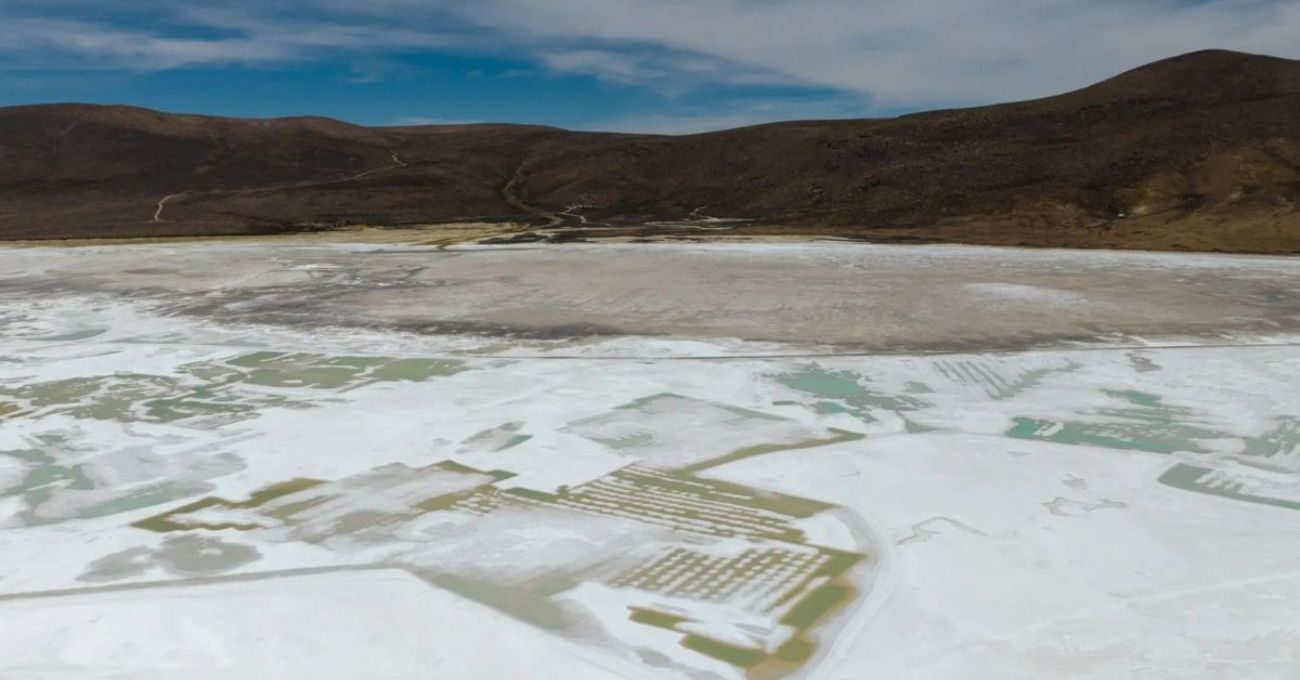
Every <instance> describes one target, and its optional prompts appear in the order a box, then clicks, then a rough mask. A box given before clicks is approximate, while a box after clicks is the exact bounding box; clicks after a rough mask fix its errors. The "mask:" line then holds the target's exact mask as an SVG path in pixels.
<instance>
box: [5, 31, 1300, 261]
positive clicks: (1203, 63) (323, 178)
mask: <svg viewBox="0 0 1300 680" xmlns="http://www.w3.org/2000/svg"><path fill="white" fill-rule="evenodd" d="M160 203H161V208H160ZM1297 205H1300V62H1295V61H1289V60H1284V59H1275V58H1271V57H1262V56H1254V55H1245V54H1239V53H1232V52H1221V51H1212V52H1199V53H1194V54H1190V55H1185V56H1182V57H1176V58H1174V59H1169V60H1165V61H1162V62H1157V63H1155V64H1151V65H1149V66H1146V67H1143V68H1140V69H1136V70H1134V71H1130V72H1128V73H1125V74H1122V75H1120V76H1117V77H1116V78H1113V79H1111V80H1108V81H1105V82H1102V83H1099V84H1097V85H1094V86H1092V87H1089V88H1085V89H1083V90H1079V91H1076V92H1071V93H1068V94H1064V95H1061V96H1057V97H1051V98H1047V99H1041V100H1036V101H1030V102H1022V103H1015V104H1005V105H999V106H990V107H982V108H972V109H962V110H952V111H937V112H930V113H924V114H916V115H910V116H903V117H900V118H894V119H881V120H856V121H809V122H791V123H778V124H771V125H764V126H758V127H752V128H743V129H738V130H728V131H722V132H715V133H707V134H702V135H692V136H686V137H666V136H653V135H613V134H597V133H577V132H568V131H564V130H558V129H553V128H542V127H526V126H509V125H474V126H433V127H410V128H364V127H358V126H353V125H348V124H345V123H340V122H337V121H331V120H326V119H318V118H294V119H276V120H235V119H222V118H213V117H203V116H185V115H169V114H161V113H157V112H153V111H147V110H143V109H132V108H125V107H92V106H81V105H50V106H28V107H15V108H9V109H0V238H68V237H92V236H94V237H99V236H134V235H162V234H177V235H183V234H208V233H213V234H215V233H258V232H268V231H283V230H292V229H299V228H304V227H320V226H332V225H339V224H352V223H367V224H384V225H398V224H412V223H423V222H437V221H451V220H471V219H472V220H489V221H509V220H514V221H533V222H538V223H543V222H561V221H563V222H573V221H574V220H573V219H571V218H568V217H560V216H558V213H561V212H568V213H571V214H578V213H580V214H581V215H582V216H583V217H584V218H585V219H586V220H588V221H592V222H602V223H605V224H613V225H635V224H641V223H644V222H647V221H653V220H659V221H663V220H688V219H692V218H695V217H699V216H702V215H707V216H714V217H742V218H751V219H753V220H755V221H754V222H753V223H752V224H750V225H748V226H746V227H743V228H742V231H746V232H755V233H761V232H781V233H809V234H834V235H840V236H849V237H860V238H869V239H877V240H944V241H958V242H973V243H1005V244H1026V245H1056V246H1077V247H1143V248H1182V249H1196V250H1227V251H1238V252H1300V216H1298V215H1300V214H1298V212H1297ZM573 206H580V207H578V208H576V209H572V207H573Z"/></svg>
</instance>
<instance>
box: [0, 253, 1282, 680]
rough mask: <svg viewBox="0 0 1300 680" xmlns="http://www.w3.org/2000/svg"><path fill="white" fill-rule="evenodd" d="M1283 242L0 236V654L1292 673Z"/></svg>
mask: <svg viewBox="0 0 1300 680" xmlns="http://www.w3.org/2000/svg"><path fill="white" fill-rule="evenodd" d="M1297 315H1300V261H1295V260H1290V259H1285V258H1263V257H1261V258H1250V257H1227V256H1211V255H1154V254H1117V253H1069V252H1059V251H1014V250H998V249H979V248H957V247H916V248H912V247H908V248H897V247H895V248H889V247H873V246H861V245H852V244H844V243H823V244H803V245H794V244H789V245H782V244H765V245H764V244H747V245H742V244H712V245H694V244H692V245H672V244H651V245H619V246H615V245H608V246H595V247H592V246H574V247H568V246H566V247H551V248H543V249H522V248H521V249H509V248H497V249H493V248H464V249H452V250H445V251H444V250H437V249H434V248H424V247H418V246H394V245H391V244H389V245H383V244H311V243H307V244H296V245H295V244H286V243H274V242H270V243H257V242H243V243H220V242H216V243H193V244H185V245H123V246H111V247H110V246H104V247H87V248H34V249H6V250H2V251H0V634H2V635H3V640H4V642H3V644H0V678H15V679H17V678H22V679H24V680H26V679H29V678H78V679H80V678H159V679H161V678H168V679H171V678H181V677H184V678H214V679H215V678H222V679H225V678H303V679H307V678H310V679H312V680H320V679H322V678H337V679H340V680H342V679H348V680H353V679H356V678H367V679H372V678H375V679H378V678H384V679H389V678H391V679H394V680H397V679H402V680H405V679H409V678H417V677H430V678H521V677H554V678H776V677H786V676H796V677H809V678H828V679H835V680H839V679H842V678H866V677H880V678H900V679H901V678H922V679H929V678H974V677H978V678H1000V679H1005V678H1026V679H1030V678H1032V679H1040V678H1096V679H1098V680H1116V679H1120V678H1142V679H1151V678H1169V679H1171V680H1172V679H1180V680H1181V679H1185V678H1224V679H1228V678H1232V679H1234V680H1235V679H1239V678H1270V679H1273V678H1276V679H1279V680H1281V679H1284V678H1294V677H1296V675H1295V674H1296V672H1297V670H1296V669H1297V668H1300V617H1298V616H1297V613H1296V606H1295V605H1296V603H1297V602H1300V346H1298V345H1297V343H1300V340H1297V338H1298V337H1300V316H1297Z"/></svg>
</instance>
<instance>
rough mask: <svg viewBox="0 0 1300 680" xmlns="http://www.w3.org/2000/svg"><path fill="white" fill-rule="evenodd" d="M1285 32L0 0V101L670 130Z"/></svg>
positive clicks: (1194, 25)
mask: <svg viewBox="0 0 1300 680" xmlns="http://www.w3.org/2000/svg"><path fill="white" fill-rule="evenodd" d="M268 6H270V8H268ZM1296 36H1300V1H1297V0H1284V1H1279V0H1200V1H1197V2H1189V1H1187V0H1123V1H1121V0H1037V1H1036V2H1026V0H963V1H962V2H960V3H959V2H956V1H954V0H912V1H910V2H898V1H897V0H890V1H888V2H886V1H882V0H368V1H366V2H358V1H353V0H281V1H280V2H277V3H267V2H263V1H258V0H206V1H204V2H188V1H186V0H4V1H3V3H2V4H0V105H11V104H23V103H35V102H50V101H86V102H98V103H126V104H135V105H140V106H147V107H151V108H158V109H163V110H168V111H189V112H200V113H211V114H220V115H239V116H281V115H299V114H315V115H326V116H332V117H336V118H341V119H344V120H349V121H353V122H357V123H363V124H374V125H385V124H401V123H419V122H472V121H475V122H476V121H489V120H491V121H509V122H521V123H542V124H550V125H559V126H564V127H570V128H582V129H612V130H630V131H651V132H670V133H681V132H694V131H700V130H707V129H717V128H723V127H731V126H737V125H745V124H751V123H757V122H764V121H770V120H783V119H795V118H842V117H859V116H878V115H891V114H896V113H899V112H904V111H912V110H917V109H924V108H933V107H942V106H956V105H969V104H982V103H989V102H996V101H1005V100H1011V99H1019V98H1027V97H1034V96H1044V95H1048V94H1053V93H1056V92H1060V91H1064V90H1068V89H1073V88H1075V87H1079V86H1082V85H1085V84H1088V83H1090V82H1093V81H1095V80H1098V79H1100V78H1103V77H1106V76H1109V75H1113V74H1114V73H1117V72H1119V71H1122V70H1125V69H1127V68H1130V67H1132V66H1136V65H1139V64H1142V63H1145V62H1148V61H1152V60H1154V59H1158V58H1161V57H1166V56H1172V55H1175V54H1179V53H1182V52H1188V51H1192V50H1196V49H1203V48H1210V47H1221V48H1230V49H1239V50H1244V51H1252V52H1261V53H1269V54H1276V55H1279V56H1289V57H1293V58H1295V57H1300V40H1298V39H1297V38H1296Z"/></svg>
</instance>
